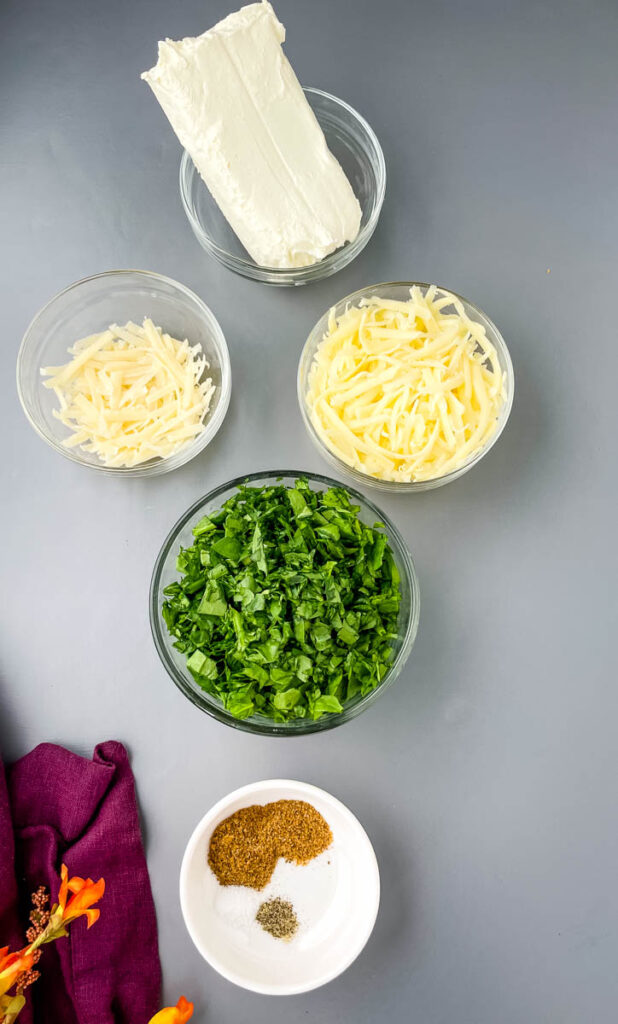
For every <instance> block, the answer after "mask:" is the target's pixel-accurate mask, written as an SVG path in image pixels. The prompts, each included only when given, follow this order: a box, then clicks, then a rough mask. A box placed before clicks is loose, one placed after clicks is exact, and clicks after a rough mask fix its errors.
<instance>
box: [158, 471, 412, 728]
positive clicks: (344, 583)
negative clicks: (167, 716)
mask: <svg viewBox="0 0 618 1024" xmlns="http://www.w3.org/2000/svg"><path fill="white" fill-rule="evenodd" d="M358 513H359V507H358V506H357V505H353V504H352V503H351V501H350V497H349V495H348V492H347V491H346V490H345V489H344V488H342V487H332V488H329V489H328V490H326V491H313V490H312V489H311V488H310V486H309V484H308V483H307V481H306V480H305V479H304V478H301V479H298V480H296V482H295V486H294V487H285V486H284V485H282V484H276V485H273V486H266V487H249V486H241V487H240V488H239V489H238V492H237V493H236V494H234V495H233V496H232V497H231V498H229V499H228V500H227V501H226V502H225V504H224V505H223V507H222V508H221V509H220V510H218V511H216V512H213V513H211V514H210V515H208V516H204V517H203V518H202V519H201V520H200V521H199V522H198V523H197V524H196V525H195V526H194V528H193V536H194V538H195V541H194V543H193V545H192V546H191V547H189V548H181V549H180V552H179V554H178V558H177V563H176V564H177V569H178V572H179V573H180V574H181V578H180V580H178V581H177V582H175V583H171V584H170V585H169V586H168V587H166V588H165V591H164V594H165V601H164V603H163V609H162V612H163V619H164V621H165V623H166V625H167V628H168V630H169V632H170V634H171V635H172V636H174V637H175V638H176V639H175V643H174V646H175V647H177V648H178V650H179V651H182V652H183V654H185V655H186V656H187V668H188V669H189V671H190V672H191V674H192V675H193V677H194V679H195V680H196V682H197V683H198V684H199V685H200V686H201V687H202V688H203V689H204V690H205V691H206V692H207V693H209V694H211V695H212V696H214V697H217V698H219V700H221V702H222V703H223V705H224V706H225V708H226V709H227V710H228V711H229V712H230V714H231V715H234V717H236V718H248V717H249V716H251V715H255V714H257V715H263V716H266V717H267V718H270V719H273V720H274V721H275V722H283V721H286V720H288V719H293V718H311V719H314V720H315V719H318V718H320V717H321V716H322V715H324V714H336V713H338V712H341V711H342V710H343V707H344V705H345V703H346V701H349V700H351V699H352V698H353V697H356V696H358V695H359V694H360V695H363V696H364V695H365V694H367V693H369V692H370V691H371V690H373V689H374V688H375V687H376V686H378V684H379V683H380V682H381V681H382V679H383V678H384V676H385V675H386V673H387V671H388V668H389V665H390V661H391V657H392V642H393V640H394V639H395V637H396V635H397V619H398V614H399V605H400V600H401V595H400V588H399V573H398V571H397V567H396V565H395V561H394V559H393V555H392V552H391V549H390V547H389V544H388V538H387V537H386V535H385V533H384V532H383V526H382V524H380V523H376V524H375V525H374V526H373V527H371V526H367V525H366V524H365V523H363V522H361V520H360V519H359V516H358Z"/></svg>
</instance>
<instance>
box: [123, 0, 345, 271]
mask: <svg viewBox="0 0 618 1024" xmlns="http://www.w3.org/2000/svg"><path fill="white" fill-rule="evenodd" d="M284 39H285V29H284V27H283V25H282V24H281V23H280V22H279V21H278V19H277V17H276V15H275V13H274V11H273V8H272V7H271V5H270V3H268V2H263V3H255V4H249V5H248V6H247V7H243V8H242V9H241V10H239V11H236V12H234V13H233V14H230V15H228V17H227V18H224V19H223V21H220V22H219V23H218V24H217V25H215V26H214V28H212V29H210V30H209V31H208V32H204V34H203V35H201V36H197V37H196V38H188V39H183V40H181V41H179V42H174V41H172V40H171V39H166V40H165V42H161V43H159V59H158V61H157V64H156V65H155V67H154V68H152V69H151V70H150V71H146V72H144V74H143V75H142V78H143V79H145V80H146V81H147V82H148V84H149V85H150V87H151V89H152V90H153V92H154V94H155V96H156V97H157V99H158V101H159V103H160V104H161V106H162V107H163V110H164V111H165V114H166V115H167V117H168V120H169V121H170V124H171V125H172V128H173V129H174V131H175V133H176V135H177V136H178V138H179V140H180V142H181V144H182V145H183V146H184V147H185V149H187V150H188V152H189V154H190V156H191V158H192V160H193V162H194V163H195V166H196V167H197V169H198V171H199V173H200V174H201V176H202V178H203V180H204V182H205V183H206V185H207V187H208V189H209V190H210V192H211V194H212V196H213V197H214V199H215V201H216V203H217V204H218V206H219V208H220V209H221V211H222V213H223V215H224V216H225V217H226V219H227V221H228V222H229V224H230V225H231V227H232V228H233V230H234V231H235V232H236V234H237V235H238V238H239V239H240V241H241V242H242V244H243V245H244V247H245V249H246V250H247V252H248V253H249V254H250V256H251V257H252V258H253V259H254V260H255V262H256V263H258V264H260V265H261V266H265V267H304V266H309V265H311V264H312V263H316V262H317V261H318V260H321V259H323V258H324V257H325V256H327V255H328V254H329V253H331V252H333V251H334V250H335V249H338V248H339V247H340V246H341V245H343V244H344V243H345V242H350V241H353V239H354V238H356V236H357V234H358V231H359V227H360V220H361V210H360V206H359V204H358V200H357V199H356V196H355V195H354V192H353V191H352V187H351V185H350V183H349V181H348V179H347V178H346V176H345V174H344V172H343V170H342V168H341V165H340V164H339V163H338V161H337V160H336V159H335V157H334V156H333V155H332V153H331V152H330V151H329V149H328V146H327V145H326V140H325V138H324V134H323V132H322V129H321V128H320V126H319V124H318V122H317V120H316V117H315V115H314V113H313V111H312V109H311V107H310V106H309V104H308V103H307V100H306V99H305V95H304V93H303V90H302V88H301V86H300V83H299V81H298V79H297V78H296V75H295V74H294V71H293V70H292V67H291V65H290V63H289V61H288V59H287V57H286V56H285V54H284V53H283V50H282V49H281V43H282V42H283V41H284Z"/></svg>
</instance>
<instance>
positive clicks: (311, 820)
mask: <svg viewBox="0 0 618 1024" xmlns="http://www.w3.org/2000/svg"><path fill="white" fill-rule="evenodd" d="M332 841H333V834H332V832H331V830H330V826H329V825H328V822H327V821H325V819H324V818H323V817H322V815H321V814H320V813H319V811H316V809H315V807H313V806H312V805H311V804H309V803H307V802H306V801H305V800H276V801H274V802H273V803H269V804H253V805H252V806H251V807H243V808H241V810H239V811H236V812H235V813H234V814H231V815H230V816H229V818H225V819H224V821H222V822H220V823H219V824H218V825H217V827H216V829H215V830H214V832H213V834H212V836H211V839H210V845H209V848H208V863H209V865H210V867H211V869H212V871H213V873H214V874H215V875H216V878H217V880H218V882H219V883H220V884H221V885H245V886H247V887H248V888H250V889H258V890H259V889H263V888H264V886H265V885H268V883H269V882H270V879H271V878H272V875H273V872H274V870H275V867H276V865H277V861H278V860H279V858H280V857H283V858H284V860H287V861H290V862H292V863H295V864H308V863H309V861H310V860H313V858H314V857H317V856H318V855H319V854H320V853H323V852H324V850H326V849H327V848H328V847H329V846H330V844H331V843H332Z"/></svg>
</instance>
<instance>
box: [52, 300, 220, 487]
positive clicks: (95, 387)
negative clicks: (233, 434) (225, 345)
mask: <svg viewBox="0 0 618 1024" xmlns="http://www.w3.org/2000/svg"><path fill="white" fill-rule="evenodd" d="M68 351H69V354H70V355H72V356H73V358H72V359H71V361H70V362H68V363H66V364H65V365H64V366H47V367H45V368H43V369H42V370H41V373H42V374H43V375H44V376H46V377H49V378H50V379H49V380H46V381H45V382H44V385H45V387H46V388H51V389H52V390H53V391H54V393H55V395H56V397H57V399H58V403H59V408H58V409H54V416H55V417H56V418H57V419H59V420H60V421H61V422H62V423H64V425H65V426H66V427H68V428H69V429H70V430H71V431H72V434H71V436H70V437H67V438H66V440H65V441H63V444H64V445H66V447H67V448H73V447H75V446H76V445H78V446H79V447H80V448H81V449H82V450H83V451H86V452H91V453H94V454H95V455H97V456H98V457H99V459H100V460H101V462H103V463H104V464H105V465H106V466H110V467H120V466H124V467H131V466H138V465H139V464H140V463H142V462H148V461H149V460H150V459H156V458H159V459H164V458H167V457H168V456H170V455H173V454H174V453H175V452H177V451H178V450H179V449H180V448H183V447H184V446H185V445H186V444H188V443H189V442H190V441H192V440H193V439H194V438H195V437H197V436H198V434H201V432H202V431H203V429H204V417H205V416H206V414H207V412H208V410H209V408H210V403H211V401H212V396H213V394H214V391H215V387H214V385H213V382H212V380H211V379H210V378H209V377H206V376H205V371H206V370H207V369H209V365H208V363H207V361H206V358H205V357H204V355H203V354H202V349H201V346H200V345H199V344H198V345H189V342H188V341H187V340H186V339H185V340H184V341H177V340H176V339H175V338H172V337H170V335H169V334H165V333H164V332H163V331H162V330H161V328H160V327H155V325H154V324H153V322H152V320H149V319H147V318H146V319H145V320H144V323H143V325H142V326H141V327H140V326H139V325H138V324H134V323H132V322H129V323H127V324H125V325H124V327H119V326H118V325H117V324H112V325H111V327H110V328H109V329H108V330H107V331H103V332H102V333H101V334H92V335H89V337H87V338H82V339H81V340H80V341H77V342H76V343H75V344H74V345H73V346H72V347H71V348H69V350H68Z"/></svg>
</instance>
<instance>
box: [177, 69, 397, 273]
mask: <svg viewBox="0 0 618 1024" xmlns="http://www.w3.org/2000/svg"><path fill="white" fill-rule="evenodd" d="M303 92H304V93H308V94H309V95H310V96H319V97H322V98H324V99H327V100H330V101H331V102H332V103H333V104H335V105H336V106H338V107H340V108H341V109H343V110H345V111H346V112H347V113H348V114H349V115H350V116H351V118H352V119H353V120H354V121H355V122H356V123H357V124H358V125H359V126H360V127H361V128H362V130H363V131H364V133H365V134H366V136H367V137H368V139H369V142H370V144H371V148H372V149H373V152H374V159H373V160H372V164H373V167H374V171H375V176H376V182H377V188H376V192H375V196H374V198H373V208H372V211H371V215H370V217H369V219H368V220H367V223H366V224H365V225H364V226H363V227H361V229H360V230H359V232H358V235H357V236H356V238H355V239H354V240H353V241H352V242H346V243H345V245H342V246H340V248H339V249H335V251H334V252H331V253H329V254H328V256H325V257H324V259H322V260H319V261H318V262H317V263H312V264H311V265H310V266H308V267H262V266H260V265H259V264H257V263H255V262H254V261H253V260H252V259H251V258H248V259H247V258H245V257H243V256H236V255H235V254H234V253H231V252H229V251H228V250H227V249H224V248H223V247H222V246H220V245H218V243H217V242H215V241H214V240H213V238H212V237H211V235H210V234H209V233H208V232H207V231H206V230H205V228H204V227H203V225H202V222H201V221H200V220H199V219H198V218H197V217H196V216H195V215H194V212H193V206H192V203H191V189H190V186H189V174H190V173H191V168H192V167H193V168H194V170H195V173H196V174H198V175H199V172H198V171H197V168H196V167H195V164H194V163H193V161H192V159H191V156H190V155H189V153H188V152H187V150H186V149H184V150H183V153H182V157H181V160H180V171H179V185H180V198H181V200H182V205H183V208H184V211H185V214H186V216H187V219H188V221H189V224H190V225H191V228H192V230H193V233H194V234H195V236H196V238H197V239H198V241H199V242H200V244H201V245H202V247H203V248H204V249H205V250H206V251H207V252H209V253H210V254H211V255H212V256H214V257H215V259H217V260H219V262H220V263H223V265H224V266H226V267H228V269H230V270H233V271H235V272H236V273H238V274H241V275H242V276H243V277H249V278H251V279H252V280H254V281H262V282H263V283H266V284H306V283H309V282H310V281H314V280H321V279H322V278H326V277H329V276H330V275H331V274H334V273H336V272H337V271H338V270H341V269H343V267H345V266H347V265H348V263H350V262H351V261H352V260H353V259H354V258H355V257H356V256H357V255H358V254H359V253H360V252H361V250H362V249H364V247H365V246H366V245H367V242H368V241H369V239H370V238H371V236H372V235H373V233H374V231H375V229H376V226H377V223H378V220H379V217H380V213H381V211H382V205H383V203H384V196H385V193H386V162H385V159H384V153H383V150H382V146H381V145H380V142H379V139H378V137H377V135H376V133H375V132H374V130H373V128H372V127H371V125H370V124H369V122H368V121H367V120H366V119H365V118H364V117H363V115H362V114H359V112H358V111H357V110H355V108H354V107H352V106H351V105H350V104H349V103H347V102H346V101H345V100H342V99H340V98H339V97H338V96H334V95H333V94H332V93H329V92H326V91H325V90H323V89H316V88H314V87H312V86H306V87H305V88H303ZM200 181H201V178H200ZM202 185H203V187H204V188H207V186H206V185H205V184H204V182H202ZM213 201H214V200H213Z"/></svg>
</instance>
